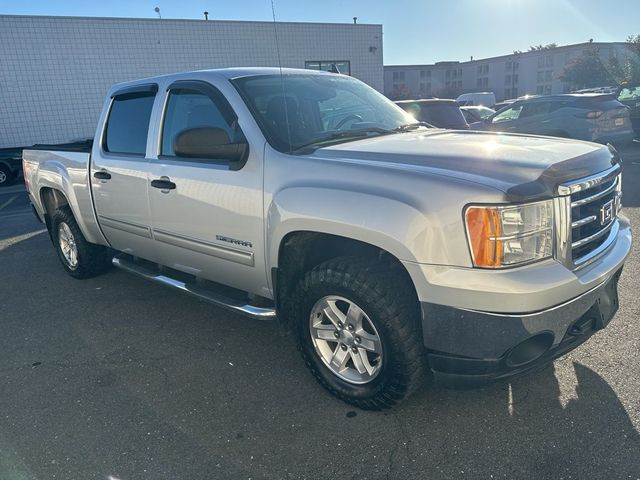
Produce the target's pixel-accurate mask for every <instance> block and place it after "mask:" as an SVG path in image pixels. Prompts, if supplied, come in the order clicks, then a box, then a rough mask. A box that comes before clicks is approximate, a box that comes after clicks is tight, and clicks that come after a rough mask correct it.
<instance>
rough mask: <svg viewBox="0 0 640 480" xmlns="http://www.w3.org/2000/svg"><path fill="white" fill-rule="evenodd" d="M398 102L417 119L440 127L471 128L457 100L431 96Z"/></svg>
mask: <svg viewBox="0 0 640 480" xmlns="http://www.w3.org/2000/svg"><path fill="white" fill-rule="evenodd" d="M396 104H397V105H398V106H399V107H400V108H402V109H403V110H405V111H407V112H409V113H410V114H411V115H413V117H414V118H415V119H416V120H419V121H421V122H427V123H430V124H431V125H433V126H434V127H438V128H452V129H456V130H462V129H467V128H469V124H468V123H467V121H466V120H465V119H464V115H463V114H462V111H460V105H458V102H456V101H455V100H445V99H440V98H430V99H426V100H401V101H399V102H396Z"/></svg>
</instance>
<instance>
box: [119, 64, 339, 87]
mask: <svg viewBox="0 0 640 480" xmlns="http://www.w3.org/2000/svg"><path fill="white" fill-rule="evenodd" d="M281 72H282V74H283V75H337V74H334V73H331V72H326V71H323V70H307V69H303V68H283V69H280V68H278V67H231V68H210V69H203V70H190V71H185V72H175V73H169V74H165V75H156V76H153V77H146V78H139V79H136V80H131V81H128V82H122V83H117V84H115V85H113V86H112V90H113V89H120V88H122V87H126V86H130V85H137V84H141V83H142V84H144V83H152V82H157V81H159V80H166V79H170V78H172V77H175V78H176V80H178V79H182V78H184V77H188V76H189V74H195V73H197V74H202V73H210V74H212V75H215V76H218V77H223V78H227V79H233V78H241V77H254V76H257V75H280V73H281Z"/></svg>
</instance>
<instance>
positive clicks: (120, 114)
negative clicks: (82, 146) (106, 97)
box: [103, 92, 155, 156]
mask: <svg viewBox="0 0 640 480" xmlns="http://www.w3.org/2000/svg"><path fill="white" fill-rule="evenodd" d="M154 98H155V93H146V92H145V93H130V94H125V95H119V96H115V97H113V103H112V104H111V111H110V112H109V118H108V119H107V125H106V132H105V141H104V145H103V148H104V150H105V151H107V152H111V153H122V154H126V155H140V156H144V154H145V152H146V149H147V134H148V132H149V119H150V118H151V110H152V108H153V100H154Z"/></svg>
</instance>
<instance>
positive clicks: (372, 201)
mask: <svg viewBox="0 0 640 480" xmlns="http://www.w3.org/2000/svg"><path fill="white" fill-rule="evenodd" d="M266 222H267V225H266V228H267V236H266V238H267V252H268V260H269V268H271V267H274V266H277V265H278V251H279V248H280V244H281V242H282V240H283V239H284V237H285V236H286V235H287V234H289V233H291V232H295V231H310V232H319V233H328V234H332V235H338V236H342V237H346V238H350V239H353V240H359V241H361V242H365V243H368V244H371V245H374V246H376V247H378V248H381V249H383V250H386V251H387V252H389V253H390V254H392V255H394V256H395V257H396V258H398V259H400V260H406V261H411V262H417V261H419V257H420V254H419V251H420V249H422V248H423V247H424V243H425V240H426V239H427V238H429V237H430V236H431V235H432V234H433V233H434V232H431V231H430V228H429V222H428V221H427V219H426V218H425V216H424V215H423V213H422V212H420V210H418V209H417V208H415V207H414V206H412V205H410V204H408V203H404V202H402V201H399V200H397V199H393V198H387V197H382V196H378V195H370V194H367V193H362V192H354V191H347V190H340V189H332V188H323V187H291V188H287V189H284V190H282V191H280V192H278V193H277V194H276V195H275V196H274V198H273V200H272V202H271V204H270V206H269V208H268V211H267V218H266Z"/></svg>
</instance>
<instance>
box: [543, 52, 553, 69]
mask: <svg viewBox="0 0 640 480" xmlns="http://www.w3.org/2000/svg"><path fill="white" fill-rule="evenodd" d="M544 64H545V65H546V66H547V67H553V55H547V56H546V57H545V59H544Z"/></svg>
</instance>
